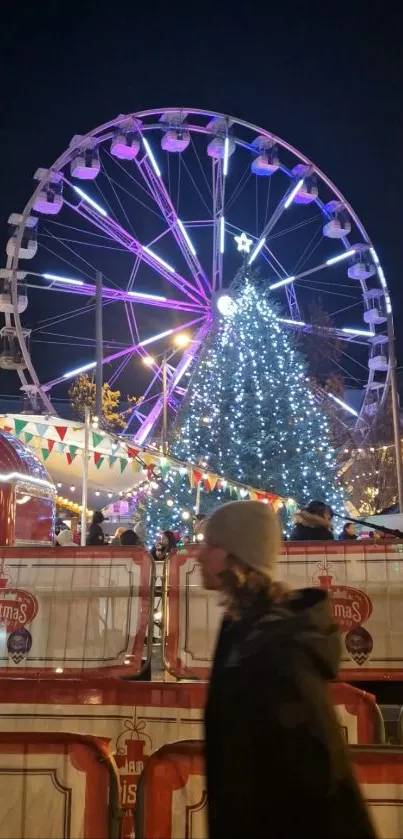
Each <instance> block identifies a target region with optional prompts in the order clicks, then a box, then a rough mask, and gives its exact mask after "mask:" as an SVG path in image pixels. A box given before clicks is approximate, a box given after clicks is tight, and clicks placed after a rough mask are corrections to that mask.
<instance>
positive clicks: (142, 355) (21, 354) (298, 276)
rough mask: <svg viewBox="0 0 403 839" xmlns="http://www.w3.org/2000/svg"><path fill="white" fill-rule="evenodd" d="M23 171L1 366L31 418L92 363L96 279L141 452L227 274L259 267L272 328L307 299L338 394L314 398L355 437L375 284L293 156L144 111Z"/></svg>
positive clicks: (356, 241)
mask: <svg viewBox="0 0 403 839" xmlns="http://www.w3.org/2000/svg"><path fill="white" fill-rule="evenodd" d="M34 177H35V179H36V181H37V186H36V189H35V191H34V192H33V195H32V197H31V198H30V200H29V201H28V203H27V205H26V207H25V209H24V211H23V212H22V213H21V214H16V213H13V214H12V215H11V216H10V218H9V223H10V228H11V230H10V238H9V240H8V243H7V261H6V267H5V268H4V269H2V270H1V271H0V312H2V313H3V314H4V319H5V324H4V326H3V327H2V328H1V330H0V339H1V347H0V367H1V368H3V370H7V371H11V372H10V373H9V375H11V373H12V371H15V372H16V373H17V374H18V376H19V378H20V382H21V389H22V391H23V392H24V394H26V396H27V398H29V400H30V401H31V403H32V406H33V408H34V410H36V411H38V409H39V410H40V409H44V410H46V411H47V412H51V413H53V414H57V407H56V406H57V402H58V399H59V398H62V397H64V398H66V394H67V390H68V386H69V385H70V384H71V382H72V380H73V379H74V378H75V377H76V376H77V375H78V374H80V373H84V372H89V371H91V370H93V369H94V368H95V360H94V352H95V338H94V328H93V312H94V305H95V304H94V298H95V293H96V288H95V275H96V273H97V272H98V274H99V272H101V273H102V302H103V335H104V339H103V347H104V354H103V364H104V380H105V381H106V380H107V381H108V382H109V383H110V385H111V386H112V385H116V388H119V389H120V390H121V393H122V395H124V393H125V392H127V393H133V389H134V390H135V395H136V396H139V395H140V394H139V392H138V387H139V383H140V385H141V390H142V393H143V398H142V401H141V404H139V405H138V406H136V409H135V410H134V411H133V412H132V413H130V415H129V417H128V423H127V429H126V431H127V433H128V434H131V435H132V436H133V438H134V439H135V440H136V441H137V442H138V443H140V444H141V443H145V442H146V441H147V440H148V439H149V438H150V435H152V433H153V430H154V429H155V426H156V424H157V423H158V422H159V421H160V418H161V413H162V410H163V404H164V400H163V397H162V394H161V388H162V381H163V379H164V377H165V404H167V403H168V405H169V409H170V410H171V411H173V412H174V411H176V410H177V409H178V407H179V405H180V402H181V399H182V398H183V395H184V394H185V393H186V388H187V385H188V382H189V376H191V374H192V371H193V369H194V365H195V364H196V363H197V358H198V355H199V353H200V350H201V348H202V347H203V343H204V341H205V340H206V337H207V335H208V333H209V330H210V329H211V325H212V322H213V315H214V312H215V309H216V307H218V309H220V310H221V312H223V313H225V306H226V302H227V301H228V289H230V287H231V284H232V282H233V280H234V277H235V276H236V274H237V272H238V271H239V268H240V266H241V265H242V264H247V265H252V264H253V263H255V265H258V264H259V263H260V264H259V268H260V273H261V276H262V277H264V278H265V279H266V278H267V286H268V289H269V290H270V292H271V293H272V295H273V298H275V299H277V300H278V301H279V302H280V303H281V304H282V306H283V311H284V316H283V317H281V318H280V320H281V321H282V323H283V325H284V328H285V329H289V330H291V331H294V332H299V333H301V332H302V333H309V332H312V330H313V324H312V323H310V321H309V307H310V304H311V303H312V301H314V300H316V299H318V298H320V299H321V301H322V306H323V307H324V309H325V310H326V312H327V313H328V314H329V315H330V318H331V321H330V322H331V326H330V327H326V328H327V329H328V330H330V331H331V332H332V333H334V335H335V336H336V337H337V339H338V340H339V342H340V347H341V350H340V352H339V353H338V357H337V360H336V361H335V359H334V358H331V357H329V359H328V360H329V370H330V369H333V370H334V365H335V364H336V366H337V369H339V372H340V374H341V375H342V376H343V379H344V381H345V384H346V387H347V393H348V392H350V393H351V394H352V395H353V397H354V398H353V399H350V398H348V396H346V398H345V399H341V398H340V397H339V396H337V395H336V394H325V393H324V392H323V391H321V389H320V388H319V389H318V395H319V398H326V399H331V400H332V403H333V405H334V408H335V410H336V411H337V412H338V416H339V418H340V421H342V422H344V423H345V424H348V425H349V427H350V428H353V429H355V430H358V431H360V432H362V433H364V434H365V431H366V430H367V429H368V428H369V427H370V425H371V424H372V422H373V420H374V418H375V417H376V416H377V414H378V412H379V410H380V408H381V406H382V404H383V402H384V399H385V395H386V392H387V388H388V384H389V374H390V359H389V349H390V347H389V338H390V332H389V337H388V328H387V324H388V319H389V320H390V317H389V316H390V313H391V308H390V298H389V294H388V289H387V283H386V279H385V275H384V272H383V270H382V266H381V264H380V262H379V259H378V256H377V253H376V251H375V249H374V247H373V245H372V243H371V241H370V239H369V237H368V235H367V233H366V231H365V229H364V227H363V225H362V224H361V222H360V220H359V218H358V216H357V215H356V213H355V212H354V210H353V209H352V207H351V206H350V205H349V203H348V202H347V201H346V199H345V198H344V197H343V195H342V194H341V192H340V191H339V190H338V189H337V188H336V186H335V185H334V184H333V183H332V182H331V181H330V180H329V178H328V177H327V176H326V175H325V174H324V173H323V172H322V171H321V170H320V169H319V168H318V167H317V166H316V165H315V164H314V163H312V161H310V160H309V159H308V158H307V157H305V155H303V154H301V153H300V152H299V151H297V150H296V149H295V148H293V147H292V146H291V145H290V144H289V143H287V142H285V141H284V140H281V139H280V138H279V137H276V136H274V135H273V134H272V133H270V132H269V131H267V130H264V129H262V128H258V127H257V126H255V125H251V124H249V123H247V122H245V121H243V120H239V119H236V118H233V117H230V116H226V115H223V114H218V113H213V112H209V111H204V110H198V109H193V108H167V109H153V110H149V111H142V112H139V113H134V114H129V115H121V116H119V117H117V118H116V119H114V120H112V121H111V122H108V123H105V124H104V125H101V126H99V127H98V128H96V129H94V130H93V131H90V132H89V133H88V134H86V135H85V136H81V135H79V136H74V137H73V139H72V141H71V143H70V146H69V148H68V149H67V150H66V151H65V152H64V153H63V154H62V155H61V156H60V157H59V158H58V159H57V160H56V162H55V163H54V164H53V165H52V166H51V167H50V168H46V169H45V168H40V169H38V170H37V171H36V172H35V175H34ZM307 313H308V314H307ZM22 315H23V320H22V319H21V316H22ZM184 332H185V333H186V334H187V336H188V337H189V340H188V342H187V344H186V346H185V343H186V342H185V341H179V344H180V346H177V345H176V344H174V342H173V338H174V337H175V335H179V336H182V334H183V333H184ZM142 360H143V361H145V362H146V364H141V361H142ZM45 374H46V375H45ZM3 375H4V374H3ZM133 382H135V383H136V384H135V387H134V386H133Z"/></svg>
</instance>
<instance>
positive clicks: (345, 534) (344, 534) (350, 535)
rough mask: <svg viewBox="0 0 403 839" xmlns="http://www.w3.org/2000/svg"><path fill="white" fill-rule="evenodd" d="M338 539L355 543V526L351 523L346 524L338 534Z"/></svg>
mask: <svg viewBox="0 0 403 839" xmlns="http://www.w3.org/2000/svg"><path fill="white" fill-rule="evenodd" d="M339 539H340V541H343V542H351V541H352V540H354V541H355V540H356V539H357V534H356V532H355V524H353V522H352V521H348V522H346V524H345V525H344V527H343V530H342V531H341V533H340V536H339Z"/></svg>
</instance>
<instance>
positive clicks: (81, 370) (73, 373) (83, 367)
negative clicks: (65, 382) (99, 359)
mask: <svg viewBox="0 0 403 839" xmlns="http://www.w3.org/2000/svg"><path fill="white" fill-rule="evenodd" d="M95 366H96V362H95V361H90V362H89V363H88V364H82V365H81V367H75V368H74V370H69V371H68V373H64V374H63V379H71V378H72V377H73V376H78V375H79V374H80V373H85V372H86V371H87V370H93V369H94V367H95Z"/></svg>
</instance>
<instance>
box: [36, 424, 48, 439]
mask: <svg viewBox="0 0 403 839" xmlns="http://www.w3.org/2000/svg"><path fill="white" fill-rule="evenodd" d="M35 425H36V430H37V432H38V434H39V436H40V437H44V436H45V434H46V432H47V430H48V426H47V425H45V423H44V422H36V423H35Z"/></svg>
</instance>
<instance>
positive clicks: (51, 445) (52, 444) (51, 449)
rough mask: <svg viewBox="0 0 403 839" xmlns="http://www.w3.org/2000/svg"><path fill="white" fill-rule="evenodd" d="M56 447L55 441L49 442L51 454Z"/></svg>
mask: <svg viewBox="0 0 403 839" xmlns="http://www.w3.org/2000/svg"><path fill="white" fill-rule="evenodd" d="M54 445H55V441H54V440H48V449H49V452H51V451H53V446H54Z"/></svg>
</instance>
